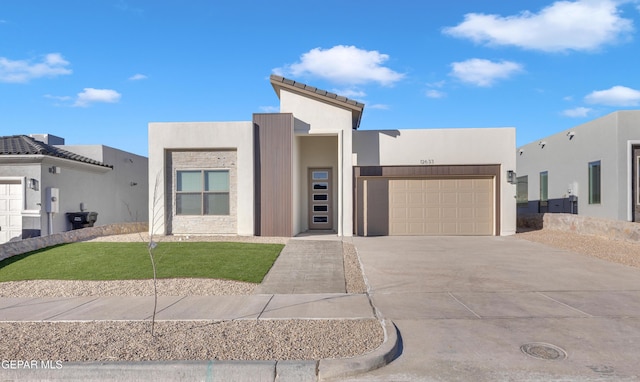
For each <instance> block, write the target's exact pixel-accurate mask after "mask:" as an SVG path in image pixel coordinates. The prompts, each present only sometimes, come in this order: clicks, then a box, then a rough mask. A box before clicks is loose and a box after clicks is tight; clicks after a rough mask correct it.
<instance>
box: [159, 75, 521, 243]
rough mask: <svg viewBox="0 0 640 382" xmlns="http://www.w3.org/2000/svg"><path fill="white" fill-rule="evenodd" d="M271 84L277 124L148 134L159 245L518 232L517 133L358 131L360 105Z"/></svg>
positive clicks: (261, 120)
mask: <svg viewBox="0 0 640 382" xmlns="http://www.w3.org/2000/svg"><path fill="white" fill-rule="evenodd" d="M270 82H271V85H272V86H273V88H274V90H275V92H276V94H277V95H278V97H279V99H280V113H273V114H254V115H253V120H252V121H245V122H176V123H150V124H149V179H150V182H149V198H150V206H149V209H150V210H149V214H150V218H149V220H150V224H151V230H152V232H153V233H156V234H176V235H186V234H233V235H260V236H295V235H297V234H299V233H302V232H307V231H309V232H335V233H336V234H338V235H339V236H351V235H354V234H355V235H366V236H368V235H510V234H513V233H514V232H515V215H516V209H515V202H514V196H515V186H514V185H513V184H511V183H509V179H508V174H512V173H513V172H515V166H516V162H515V154H514V150H515V129H513V128H488V129H421V130H384V131H381V130H367V131H358V130H357V129H358V128H359V126H360V121H361V117H362V112H363V109H364V104H362V103H359V102H356V101H353V100H350V99H348V98H345V97H341V96H338V95H336V94H333V93H329V92H326V91H323V90H320V89H316V88H314V87H311V86H307V85H305V84H302V83H299V82H295V81H292V80H288V79H285V78H282V77H279V76H274V75H272V76H271V79H270Z"/></svg>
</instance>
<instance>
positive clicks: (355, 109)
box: [269, 74, 364, 129]
mask: <svg viewBox="0 0 640 382" xmlns="http://www.w3.org/2000/svg"><path fill="white" fill-rule="evenodd" d="M269 80H270V81H271V84H272V85H273V86H274V88H275V87H276V86H277V85H283V87H288V88H290V89H291V88H292V89H297V90H299V91H302V93H303V94H304V93H306V94H309V95H311V96H314V97H317V98H319V99H323V98H324V99H326V100H330V101H333V102H335V103H338V104H343V106H345V107H348V108H349V109H351V110H352V113H353V128H354V129H357V128H358V127H359V126H360V119H361V118H362V111H363V109H364V104H363V103H362V102H358V101H354V100H352V99H349V98H347V97H343V96H341V95H338V94H335V93H331V92H328V91H326V90H322V89H318V88H316V87H313V86H309V85H305V84H303V83H302V82H297V81H294V80H290V79H288V78H284V77H282V76H277V75H275V74H272V75H271V77H270V78H269ZM276 92H278V96H280V93H279V90H278V89H276Z"/></svg>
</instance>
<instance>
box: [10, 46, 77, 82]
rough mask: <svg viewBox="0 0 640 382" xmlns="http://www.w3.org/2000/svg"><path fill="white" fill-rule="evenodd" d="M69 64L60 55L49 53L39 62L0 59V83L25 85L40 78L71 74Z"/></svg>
mask: <svg viewBox="0 0 640 382" xmlns="http://www.w3.org/2000/svg"><path fill="white" fill-rule="evenodd" d="M68 66H69V62H68V61H66V60H65V59H64V58H63V57H62V55H61V54H60V53H49V54H47V55H45V56H44V57H43V58H42V61H40V62H35V63H34V62H30V61H27V60H15V61H14V60H10V59H8V58H6V57H0V82H10V83H26V82H29V81H30V80H32V79H36V78H41V77H56V76H60V75H65V74H71V73H72V72H71V69H69V68H68Z"/></svg>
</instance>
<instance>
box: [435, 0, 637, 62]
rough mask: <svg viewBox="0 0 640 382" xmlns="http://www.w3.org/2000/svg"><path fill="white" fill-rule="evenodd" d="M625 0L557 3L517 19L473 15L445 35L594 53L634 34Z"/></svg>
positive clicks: (480, 14)
mask: <svg viewBox="0 0 640 382" xmlns="http://www.w3.org/2000/svg"><path fill="white" fill-rule="evenodd" d="M621 3H624V1H616V0H577V1H556V2H554V3H553V4H551V5H550V6H548V7H546V8H544V9H542V10H541V11H540V12H538V13H532V12H529V11H524V12H521V13H520V14H518V15H514V16H506V17H503V16H499V15H488V14H483V13H469V14H466V15H465V16H464V21H463V22H461V23H460V24H458V25H456V26H454V27H448V28H445V29H444V30H443V32H444V33H445V34H448V35H451V36H454V37H459V38H468V39H470V40H472V41H474V42H476V43H486V44H488V45H507V46H517V47H520V48H524V49H533V50H541V51H546V52H559V51H566V50H576V51H590V50H594V49H598V48H599V47H601V46H602V45H605V44H608V43H614V42H616V41H617V40H619V39H620V38H621V37H623V36H626V35H628V34H630V33H631V32H632V31H633V29H634V28H633V21H632V20H630V19H625V18H623V17H621V16H620V11H619V10H618V6H619V5H620V4H621Z"/></svg>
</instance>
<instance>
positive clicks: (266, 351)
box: [0, 320, 383, 362]
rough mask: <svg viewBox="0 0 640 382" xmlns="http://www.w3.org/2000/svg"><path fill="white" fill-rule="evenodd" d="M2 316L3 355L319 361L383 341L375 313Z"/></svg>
mask: <svg viewBox="0 0 640 382" xmlns="http://www.w3.org/2000/svg"><path fill="white" fill-rule="evenodd" d="M150 329H151V323H150V322H148V321H147V322H141V321H127V322H124V321H96V322H90V323H86V322H26V323H24V322H23V323H15V322H2V323H0V336H1V337H2V342H1V344H0V354H2V359H17V360H31V359H41V360H53V361H63V362H78V361H152V360H212V359H215V360H317V359H323V358H343V357H351V356H354V355H359V354H364V353H367V352H369V351H372V350H374V349H375V348H377V347H378V346H380V344H381V343H382V341H381V339H382V337H383V333H382V327H381V325H380V323H379V322H378V321H376V320H258V321H256V320H237V321H217V322H214V321H158V322H156V325H155V335H154V336H153V337H152V336H151V333H150Z"/></svg>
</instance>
